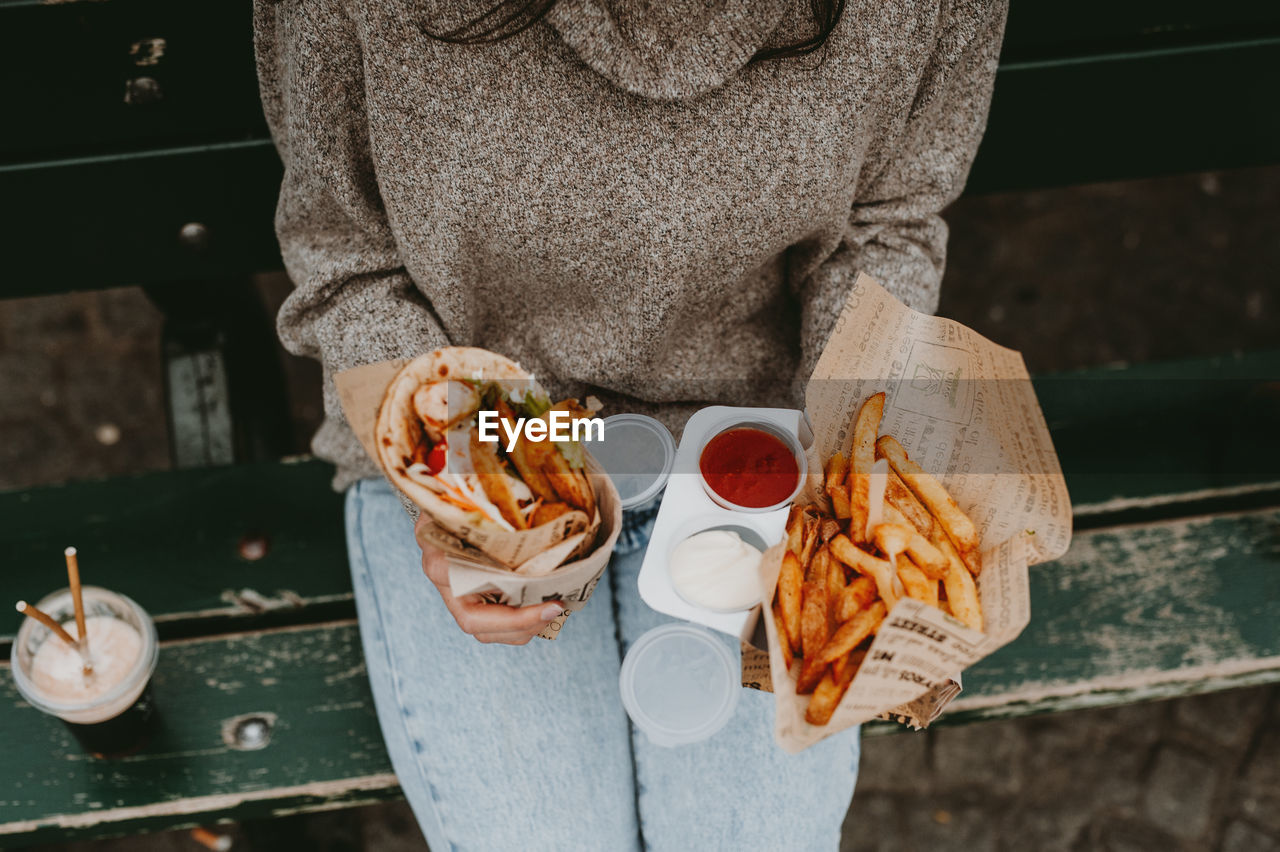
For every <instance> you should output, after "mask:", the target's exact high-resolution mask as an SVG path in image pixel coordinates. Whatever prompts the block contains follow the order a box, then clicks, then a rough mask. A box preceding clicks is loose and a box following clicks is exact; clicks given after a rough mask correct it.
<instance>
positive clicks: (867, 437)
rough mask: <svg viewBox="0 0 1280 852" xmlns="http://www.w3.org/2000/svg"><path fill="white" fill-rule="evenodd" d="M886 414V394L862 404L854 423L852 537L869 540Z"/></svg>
mask: <svg viewBox="0 0 1280 852" xmlns="http://www.w3.org/2000/svg"><path fill="white" fill-rule="evenodd" d="M883 415H884V393H878V394H874V395H872V396H870V397H868V398H867V401H866V402H864V403H862V407H861V408H860V409H858V416H857V417H855V418H854V421H853V446H852V447H851V448H850V450H849V535H850V537H851V538H852V539H853V540H854V541H858V542H862V541H866V540H867V513H868V512H869V511H870V509H871V466H872V465H873V464H875V460H876V457H875V442H876V433H878V432H879V431H880V418H881V417H882V416H883Z"/></svg>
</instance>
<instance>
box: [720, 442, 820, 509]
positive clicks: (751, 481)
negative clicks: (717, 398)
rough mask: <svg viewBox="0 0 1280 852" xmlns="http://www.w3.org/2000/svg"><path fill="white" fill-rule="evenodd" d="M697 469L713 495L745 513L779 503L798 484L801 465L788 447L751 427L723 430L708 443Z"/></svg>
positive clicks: (788, 495) (787, 496)
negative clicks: (740, 507)
mask: <svg viewBox="0 0 1280 852" xmlns="http://www.w3.org/2000/svg"><path fill="white" fill-rule="evenodd" d="M698 468H699V470H700V471H701V472H702V478H703V480H704V481H705V482H706V483H707V486H708V487H709V488H710V489H711V490H712V491H714V492H715V493H716V494H718V495H719V496H720V497H721V498H722V499H724V500H725V501H726V502H729V503H732V504H734V505H735V506H742V507H744V508H748V509H763V508H765V507H766V506H776V505H778V504H779V503H782V502H783V501H784V500H786V499H787V498H789V497H790V496H791V494H792V492H794V491H795V490H796V486H797V484H798V483H799V481H800V465H799V464H798V463H797V462H796V457H795V453H794V452H793V451H792V449H791V447H789V446H787V444H786V442H784V441H783V440H782V439H781V438H779V437H778V436H776V435H773V434H770V433H769V432H766V431H764V430H763V429H755V428H752V427H750V426H737V427H734V428H732V429H726V430H725V431H723V432H721V433H720V434H719V435H716V436H715V437H714V438H712V439H711V440H710V441H708V442H707V445H706V446H705V447H703V449H702V456H701V458H699V460H698Z"/></svg>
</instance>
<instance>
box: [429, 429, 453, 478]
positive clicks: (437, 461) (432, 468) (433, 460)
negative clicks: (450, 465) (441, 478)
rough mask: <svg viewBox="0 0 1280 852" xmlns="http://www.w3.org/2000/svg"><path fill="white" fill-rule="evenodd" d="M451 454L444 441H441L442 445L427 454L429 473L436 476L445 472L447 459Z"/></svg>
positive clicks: (439, 444)
mask: <svg viewBox="0 0 1280 852" xmlns="http://www.w3.org/2000/svg"><path fill="white" fill-rule="evenodd" d="M448 453H449V447H448V445H447V444H446V443H445V441H444V439H443V438H441V439H440V443H438V444H436V445H435V446H434V447H432V448H431V452H429V453H427V472H428V473H430V474H431V475H432V476H435V475H436V474H437V473H439V472H440V471H442V470H444V463H445V458H446V456H447V455H448Z"/></svg>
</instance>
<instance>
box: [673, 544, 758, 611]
mask: <svg viewBox="0 0 1280 852" xmlns="http://www.w3.org/2000/svg"><path fill="white" fill-rule="evenodd" d="M668 571H669V572H670V575H671V584H672V585H673V586H675V588H676V591H677V592H678V593H679V594H680V596H681V597H682V598H684V599H685V600H686V601H688V602H689V603H691V604H693V605H694V606H700V607H705V608H706V609H710V610H716V611H719V612H734V611H737V610H743V609H748V608H750V607H753V606H755V605H756V604H758V603H759V602H760V551H759V550H757V549H756V548H754V547H752V546H751V545H749V544H747V543H746V542H745V541H743V540H742V539H741V538H740V537H739V536H738V534H737V533H736V532H733V531H731V530H707V531H706V532H700V533H697V534H696V535H691V536H689V537H688V538H686V539H685V540H684V541H682V542H680V543H679V544H678V545H676V548H675V550H673V551H672V553H671V564H670V566H669V567H668Z"/></svg>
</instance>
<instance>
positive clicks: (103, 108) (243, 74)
mask: <svg viewBox="0 0 1280 852" xmlns="http://www.w3.org/2000/svg"><path fill="white" fill-rule="evenodd" d="M250 28H251V4H250V3H249V2H247V0H236V2H222V3H212V4H205V5H204V6H203V7H201V9H200V13H199V14H198V15H193V14H191V12H190V9H188V8H186V7H183V6H180V5H175V4H173V3H168V2H165V0H117V2H112V3H108V4H93V3H63V4H49V3H35V2H28V0H20V1H19V0H7V2H2V3H0V80H5V81H8V82H10V83H11V85H9V86H7V87H6V91H7V93H8V98H7V103H6V107H7V109H6V116H7V119H8V123H7V125H6V130H7V132H4V133H0V162H6V161H7V162H17V161H24V160H31V159H38V158H41V157H48V156H50V155H56V156H79V155H83V154H86V153H95V152H103V151H121V150H127V149H135V150H136V149H145V148H153V147H156V146H161V145H183V144H191V143H198V142H210V141H229V140H233V139H245V138H250V137H253V138H266V124H265V122H264V120H263V118H262V111H261V109H260V107H259V106H258V102H257V93H258V88H257V78H256V76H255V71H254V58H253V44H252V38H251V36H252V33H251V29H250ZM1268 33H1269V34H1272V35H1275V34H1277V33H1280V12H1278V11H1277V9H1276V7H1275V5H1274V4H1263V3H1256V2H1249V0H1226V2H1220V3H1214V4H1212V5H1206V4H1204V3H1195V2H1189V0H1180V2H1172V3H1170V2H1158V0H1144V1H1143V2H1130V3H1126V4H1123V5H1119V6H1117V4H1115V3H1109V2H1106V0H1079V2H1074V3H1067V2H1033V0H1021V1H1020V2H1014V3H1013V4H1012V7H1011V9H1010V12H1009V23H1008V27H1007V29H1006V34H1005V42H1004V49H1003V51H1002V56H1001V58H1002V61H1004V62H1006V63H1018V62H1026V61H1039V60H1044V59H1052V58H1061V57H1073V58H1077V59H1083V58H1088V57H1090V56H1095V55H1098V54H1100V53H1106V52H1115V51H1117V50H1125V51H1130V52H1133V51H1143V50H1151V49H1160V48H1164V47H1168V46H1186V45H1201V44H1212V43H1221V42H1224V41H1229V40H1232V39H1240V38H1257V37H1258V36H1260V35H1266V34H1268ZM153 39H162V40H163V41H164V47H163V50H162V52H159V53H157V52H156V51H154V50H152V49H149V48H146V47H140V48H139V50H137V51H136V52H134V51H133V47H134V45H135V44H140V43H143V42H146V41H149V40H153ZM51 55H54V56H56V57H57V58H58V60H59V61H57V62H50V61H49V59H50V56H51ZM152 58H154V60H155V61H151V59H152ZM35 68H38V69H39V74H38V75H34V76H33V75H32V73H31V71H32V69H35ZM139 77H150V78H152V79H153V80H155V81H156V83H157V85H158V86H159V88H160V98H159V99H158V100H155V101H154V102H151V103H133V104H130V103H126V101H125V91H126V87H127V85H128V84H129V81H131V80H134V79H136V78H139ZM1240 88H1241V89H1246V88H1248V87H1247V86H1240ZM1095 94H1096V93H1095Z"/></svg>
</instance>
